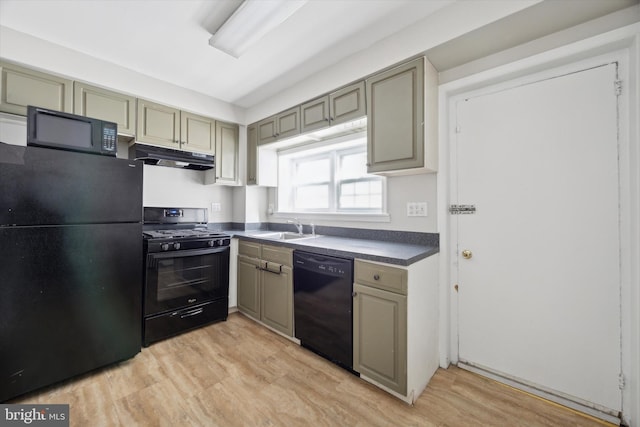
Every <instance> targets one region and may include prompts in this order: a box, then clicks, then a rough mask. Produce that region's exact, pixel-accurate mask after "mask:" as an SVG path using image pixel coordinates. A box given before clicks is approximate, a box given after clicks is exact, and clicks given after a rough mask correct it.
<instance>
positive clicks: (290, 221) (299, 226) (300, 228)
mask: <svg viewBox="0 0 640 427" xmlns="http://www.w3.org/2000/svg"><path fill="white" fill-rule="evenodd" d="M287 224H293V225H295V226H296V228H297V229H298V234H299V235H301V236H302V223H301V222H300V220H299V219H298V218H293V220H291V219H288V220H287Z"/></svg>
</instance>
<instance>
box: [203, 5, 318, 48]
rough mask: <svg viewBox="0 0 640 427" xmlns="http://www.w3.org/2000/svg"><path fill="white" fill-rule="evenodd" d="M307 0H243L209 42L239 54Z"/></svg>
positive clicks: (216, 46)
mask: <svg viewBox="0 0 640 427" xmlns="http://www.w3.org/2000/svg"><path fill="white" fill-rule="evenodd" d="M306 2H307V0H244V1H243V2H242V3H241V4H240V6H239V7H238V9H236V11H235V12H233V14H232V15H231V16H230V17H229V19H227V20H226V21H225V22H224V24H222V26H221V27H220V28H219V29H218V31H216V32H215V33H213V36H211V38H210V39H209V44H210V45H211V46H213V47H215V48H216V49H219V50H221V51H223V52H225V53H228V54H229V55H231V56H233V57H235V58H239V57H240V56H241V55H242V54H243V53H245V52H246V51H247V50H248V49H249V48H250V47H251V46H253V45H254V44H255V43H257V42H258V41H259V40H260V39H261V38H262V37H264V36H265V35H266V34H267V33H268V32H270V31H271V30H273V29H274V28H275V27H277V26H278V25H280V24H282V23H283V22H284V21H285V19H287V18H288V17H289V16H291V15H293V13H295V12H296V11H297V10H298V9H300V7H302V6H303V5H304V4H305V3H306Z"/></svg>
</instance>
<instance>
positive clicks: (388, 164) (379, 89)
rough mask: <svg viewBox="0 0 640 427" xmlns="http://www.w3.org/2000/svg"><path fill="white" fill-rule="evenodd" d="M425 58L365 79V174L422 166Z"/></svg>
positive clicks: (423, 157)
mask: <svg viewBox="0 0 640 427" xmlns="http://www.w3.org/2000/svg"><path fill="white" fill-rule="evenodd" d="M424 63H425V60H424V58H419V59H416V60H414V61H411V62H409V63H406V64H403V65H401V66H399V67H396V68H393V69H390V70H388V71H385V72H382V73H380V74H377V75H375V76H373V77H371V78H369V79H367V81H366V84H367V103H368V106H367V112H368V115H367V144H368V147H367V172H369V173H376V172H386V171H395V170H406V169H411V168H422V167H424V166H425V164H424V159H425V156H424V125H423V124H424V69H425V65H424Z"/></svg>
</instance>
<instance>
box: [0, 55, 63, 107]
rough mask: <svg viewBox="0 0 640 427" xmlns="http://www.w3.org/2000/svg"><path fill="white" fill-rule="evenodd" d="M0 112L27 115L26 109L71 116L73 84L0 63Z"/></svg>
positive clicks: (48, 75) (58, 78)
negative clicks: (35, 107) (32, 106)
mask: <svg viewBox="0 0 640 427" xmlns="http://www.w3.org/2000/svg"><path fill="white" fill-rule="evenodd" d="M0 74H1V78H2V82H1V84H0V111H2V112H5V113H11V114H18V115H21V116H26V115H27V105H34V106H37V107H42V108H48V109H50V110H56V111H65V112H67V113H72V112H73V81H71V80H67V79H63V78H60V77H56V76H52V75H50V74H45V73H41V72H39V71H34V70H30V69H28V68H23V67H20V66H17V65H13V64H8V63H5V62H0Z"/></svg>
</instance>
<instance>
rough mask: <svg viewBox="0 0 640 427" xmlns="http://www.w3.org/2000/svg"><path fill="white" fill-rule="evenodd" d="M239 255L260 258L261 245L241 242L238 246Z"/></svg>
mask: <svg viewBox="0 0 640 427" xmlns="http://www.w3.org/2000/svg"><path fill="white" fill-rule="evenodd" d="M238 253H239V254H240V255H245V256H248V257H250V258H260V243H253V242H247V241H244V240H240V242H239V244H238Z"/></svg>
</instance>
